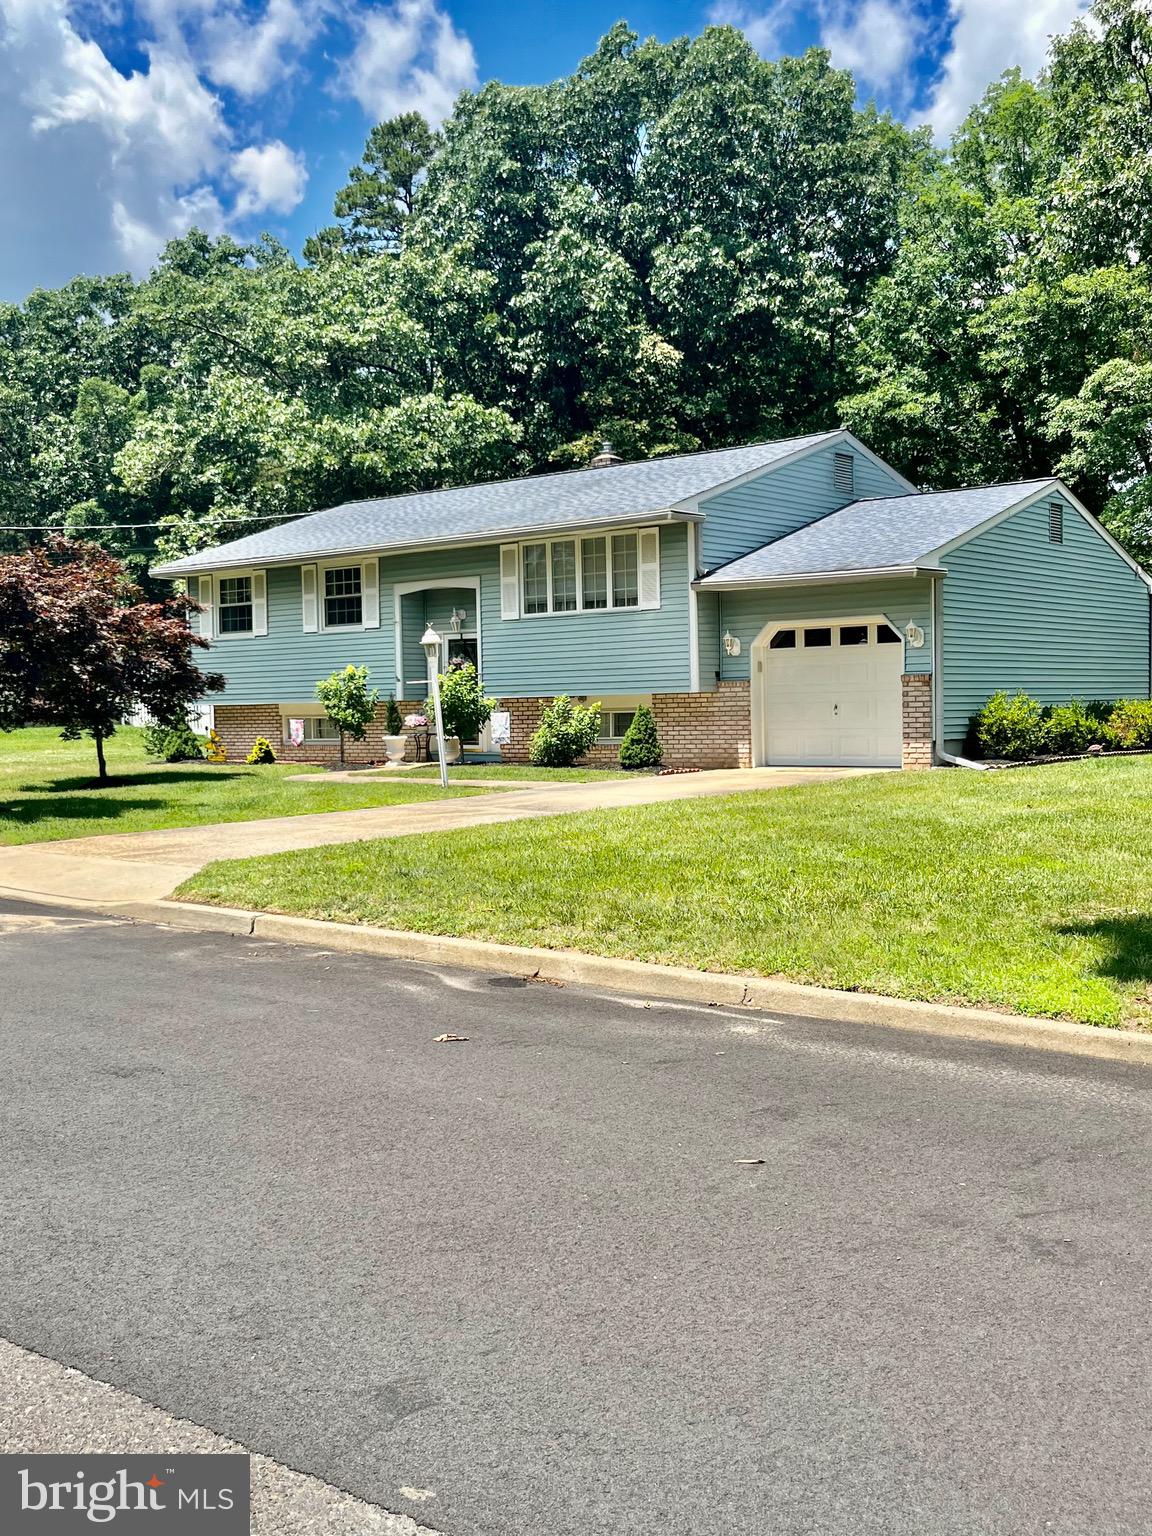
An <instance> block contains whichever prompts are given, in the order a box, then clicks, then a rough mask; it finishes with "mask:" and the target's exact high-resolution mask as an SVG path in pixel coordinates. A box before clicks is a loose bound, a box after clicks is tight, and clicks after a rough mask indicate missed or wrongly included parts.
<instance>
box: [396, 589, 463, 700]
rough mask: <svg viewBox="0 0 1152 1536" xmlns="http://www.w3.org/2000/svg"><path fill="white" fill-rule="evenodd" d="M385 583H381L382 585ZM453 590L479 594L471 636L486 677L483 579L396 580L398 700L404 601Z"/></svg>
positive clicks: (401, 693)
mask: <svg viewBox="0 0 1152 1536" xmlns="http://www.w3.org/2000/svg"><path fill="white" fill-rule="evenodd" d="M382 585H383V581H381V586H382ZM453 587H468V588H470V589H471V590H472V591H473V592H475V594H476V633H475V635H474V636H467V637H466V638H468V639H475V641H476V661H477V666H476V670H477V672H479V673H480V675H481V677H483V675H484V642H483V640H482V638H481V635H480V623H481V620H480V578H479V576H451V577H447V576H441V577H437V578H435V579H433V580H429V579H427V578H425V580H424V581H394V582H393V583H392V602H393V608H394V612H395V630H394V634H395V639H394V641H393V644H394V646H395V650H396V655H395V667H394V669H393V670H394V671H395V673H396V697H397V698H398V699H402V698H403V697H404V629H403V614H402V607H401V602H400V599H401V598H402V597H407V596H408V595H409V594H410V593H412V592H439V591H441V590H444V591H451V589H452V588H453Z"/></svg>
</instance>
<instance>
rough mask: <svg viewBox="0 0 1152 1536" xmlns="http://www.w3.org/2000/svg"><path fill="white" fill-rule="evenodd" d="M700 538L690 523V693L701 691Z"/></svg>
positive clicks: (693, 524)
mask: <svg viewBox="0 0 1152 1536" xmlns="http://www.w3.org/2000/svg"><path fill="white" fill-rule="evenodd" d="M698 540H699V528H698V526H697V524H696V523H689V525H688V689H689V692H690V693H699V692H700V599H699V596H698V594H697V592H696V576H697V573H698V571H699V569H700V567H699V565H698V563H697V543H698Z"/></svg>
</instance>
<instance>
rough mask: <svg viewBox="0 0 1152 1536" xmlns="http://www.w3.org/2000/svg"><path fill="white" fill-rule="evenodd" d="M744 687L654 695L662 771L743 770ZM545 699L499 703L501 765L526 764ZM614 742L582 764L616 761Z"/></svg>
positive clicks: (747, 748) (746, 748)
mask: <svg viewBox="0 0 1152 1536" xmlns="http://www.w3.org/2000/svg"><path fill="white" fill-rule="evenodd" d="M748 700H749V692H748V684H747V683H743V682H740V683H721V684H720V685H719V686H718V687H717V689H716V690H715V692H714V693H654V694H653V695H652V716H653V719H654V720H655V721H656V734H657V735H658V736H659V737H660V745H661V746H662V747H663V749H664V766H665V767H666V768H747V767H749V766H750V765H751V762H752V731H751V720H750V715H749V702H748ZM549 703H551V700H550V699H501V700H500V708H501V709H506V710H507V711H508V713H509V715H510V716H511V720H510V725H511V733H512V740H511V742H510V744H509V745H508V746H506V747H502V748H501V750H500V755H501V757H502V759H503V760H504V762H506V763H526V762H527V761H528V747H529V743H530V742H531V740H532V734H533V732H534V731H535V730H536V727H537V725H538V724H539V723H540V712H541V710H543V708H544V706H545V705H546V704H549ZM619 759H620V745H619V743H618V742H604V743H601V744H598V745H596V746H594V747H593V748H592V750H591V752H589V753H588V755H587V757H586V758H584V759H583V761H584V762H586V763H589V764H590V765H591V766H593V767H595V768H614V767H616V766H617V764H618V763H619Z"/></svg>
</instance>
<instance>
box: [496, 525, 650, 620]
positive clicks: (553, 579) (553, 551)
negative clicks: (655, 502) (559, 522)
mask: <svg viewBox="0 0 1152 1536" xmlns="http://www.w3.org/2000/svg"><path fill="white" fill-rule="evenodd" d="M648 536H649V538H650V539H651V544H652V557H651V558H652V564H653V565H655V564H656V562H657V561H658V558H659V543H658V535H657V533H656V530H654V529H653V530H651V531H650V533H649V535H648ZM641 537H642V535H641V534H639V533H637V532H634V531H631V530H629V531H628V532H625V533H612V534H592V535H588V536H585V537H583V538H574V539H540V540H538V541H533V542H532V543H529V544H522V545H521V546H520V586H521V593H522V603H523V607H522V612H524V613H525V614H538V613H579V612H588V611H590V610H595V609H608V608H638V607H639V606H640V558H641V555H640V550H641V545H640V540H641ZM652 586H653V590H654V595H655V601H654V602H650V603H649V602H648V600H647V598H646V605H647V606H653V607H655V606H657V605H658V602H659V578H658V576H656V575H653V578H652ZM646 590H647V589H646Z"/></svg>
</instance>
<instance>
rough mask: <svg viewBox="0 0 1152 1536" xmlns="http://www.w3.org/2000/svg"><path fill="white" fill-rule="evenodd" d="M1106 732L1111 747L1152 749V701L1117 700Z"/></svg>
mask: <svg viewBox="0 0 1152 1536" xmlns="http://www.w3.org/2000/svg"><path fill="white" fill-rule="evenodd" d="M1107 730H1108V737H1109V742H1110V744H1111V745H1114V746H1117V747H1152V699H1117V701H1116V703H1115V704H1114V705H1113V706H1112V713H1111V714H1110V715H1109V717H1108V726H1107Z"/></svg>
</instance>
